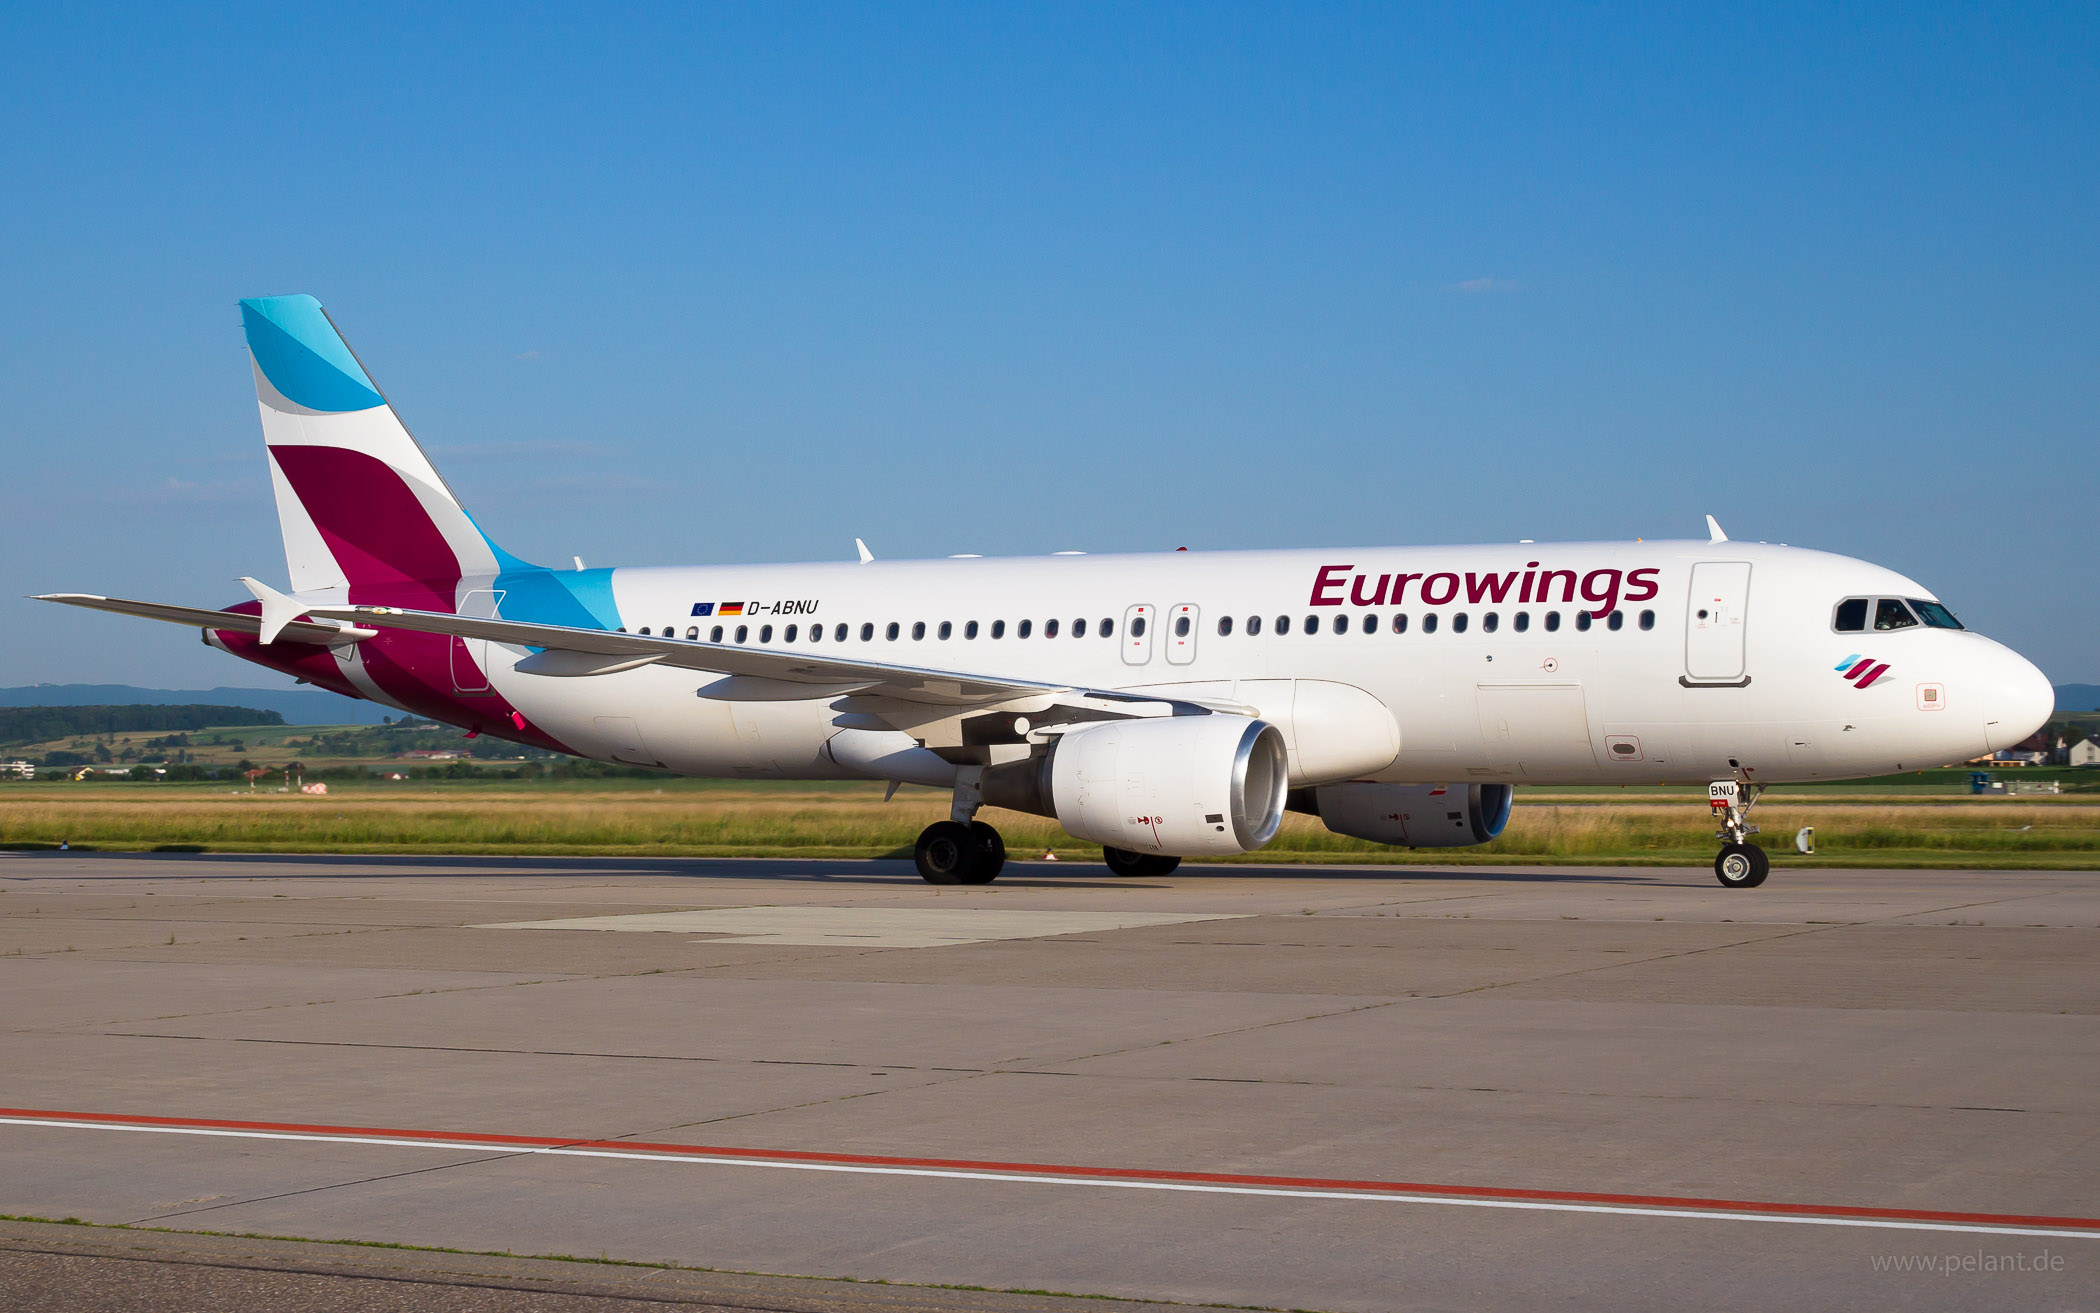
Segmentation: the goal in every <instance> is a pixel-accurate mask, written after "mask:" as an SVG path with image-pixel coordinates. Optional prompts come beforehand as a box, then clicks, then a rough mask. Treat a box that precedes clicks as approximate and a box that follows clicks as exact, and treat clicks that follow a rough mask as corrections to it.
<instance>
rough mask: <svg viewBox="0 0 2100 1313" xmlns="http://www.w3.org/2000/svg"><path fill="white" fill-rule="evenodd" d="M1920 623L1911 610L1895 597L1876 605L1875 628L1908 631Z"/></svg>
mask: <svg viewBox="0 0 2100 1313" xmlns="http://www.w3.org/2000/svg"><path fill="white" fill-rule="evenodd" d="M1916 623H1918V618H1917V617H1916V616H1914V615H1912V614H1911V613H1910V608H1909V607H1907V606H1905V605H1904V604H1903V603H1901V602H1899V601H1897V600H1896V599H1895V598H1893V597H1884V598H1882V599H1881V600H1880V601H1878V602H1876V603H1874V628H1876V629H1908V628H1910V627H1911V626H1912V625H1914V624H1916Z"/></svg>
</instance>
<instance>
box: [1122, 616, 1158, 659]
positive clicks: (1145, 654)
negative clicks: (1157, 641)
mask: <svg viewBox="0 0 2100 1313" xmlns="http://www.w3.org/2000/svg"><path fill="white" fill-rule="evenodd" d="M1153 619H1154V617H1153V614H1152V608H1151V607H1149V606H1147V605H1145V604H1144V603H1143V602H1140V603H1138V604H1137V605H1135V606H1133V607H1130V608H1129V609H1127V610H1125V611H1124V612H1123V664H1124V665H1126V666H1142V665H1144V664H1145V663H1146V662H1147V661H1150V660H1151V659H1152V621H1153Z"/></svg>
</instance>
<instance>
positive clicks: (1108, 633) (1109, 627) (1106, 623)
mask: <svg viewBox="0 0 2100 1313" xmlns="http://www.w3.org/2000/svg"><path fill="white" fill-rule="evenodd" d="M1099 633H1100V634H1101V636H1102V637H1103V638H1114V637H1115V636H1116V622H1115V621H1113V620H1110V619H1109V618H1108V617H1106V616H1103V617H1102V618H1101V628H1100V630H1099Z"/></svg>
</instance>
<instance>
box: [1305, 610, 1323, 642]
mask: <svg viewBox="0 0 2100 1313" xmlns="http://www.w3.org/2000/svg"><path fill="white" fill-rule="evenodd" d="M1305 632H1306V634H1307V636H1308V637H1309V636H1311V635H1313V634H1317V633H1319V632H1320V617H1318V616H1316V615H1309V616H1307V617H1305Z"/></svg>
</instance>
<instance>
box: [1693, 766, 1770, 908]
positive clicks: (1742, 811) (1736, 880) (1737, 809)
mask: <svg viewBox="0 0 2100 1313" xmlns="http://www.w3.org/2000/svg"><path fill="white" fill-rule="evenodd" d="M1764 791H1765V786H1764V785H1762V784H1751V785H1747V786H1746V785H1744V784H1741V783H1739V782H1737V781H1735V780H1715V781H1714V782H1713V783H1712V784H1709V785H1707V786H1706V801H1707V805H1708V806H1709V807H1710V808H1711V809H1712V810H1713V814H1714V819H1715V820H1717V821H1719V822H1720V824H1721V828H1720V829H1718V830H1716V831H1715V832H1714V837H1715V838H1716V839H1719V840H1720V841H1721V853H1720V855H1719V856H1718V857H1716V858H1714V878H1715V879H1718V880H1719V881H1720V882H1721V883H1722V885H1724V886H1725V887H1727V888H1729V889H1755V888H1757V886H1759V885H1761V884H1763V883H1764V882H1765V877H1766V876H1767V875H1769V874H1771V872H1772V858H1771V857H1770V855H1768V854H1767V853H1766V852H1765V850H1764V849H1762V848H1760V847H1758V846H1757V845H1756V844H1754V843H1752V842H1750V836H1751V835H1753V834H1756V833H1757V827H1756V826H1755V825H1752V824H1750V809H1751V808H1752V807H1755V806H1756V805H1757V800H1758V798H1759V797H1761V796H1763V794H1764Z"/></svg>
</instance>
